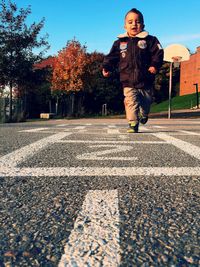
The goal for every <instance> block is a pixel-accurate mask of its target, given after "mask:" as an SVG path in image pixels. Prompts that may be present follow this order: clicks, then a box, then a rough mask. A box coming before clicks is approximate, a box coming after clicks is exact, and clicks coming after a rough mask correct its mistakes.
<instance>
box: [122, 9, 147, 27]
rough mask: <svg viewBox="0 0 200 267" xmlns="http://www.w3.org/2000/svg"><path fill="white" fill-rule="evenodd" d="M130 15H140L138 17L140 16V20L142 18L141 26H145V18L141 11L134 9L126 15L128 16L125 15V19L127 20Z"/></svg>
mask: <svg viewBox="0 0 200 267" xmlns="http://www.w3.org/2000/svg"><path fill="white" fill-rule="evenodd" d="M129 13H135V14H138V15H139V18H140V22H141V24H143V25H144V17H143V15H142V13H141V12H140V11H139V10H137V9H136V8H132V9H131V10H129V11H128V12H127V13H126V15H125V19H126V16H127V15H128V14H129Z"/></svg>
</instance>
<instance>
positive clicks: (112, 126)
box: [108, 124, 117, 128]
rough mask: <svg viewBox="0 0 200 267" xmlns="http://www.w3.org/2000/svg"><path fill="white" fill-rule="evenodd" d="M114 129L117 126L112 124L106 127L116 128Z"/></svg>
mask: <svg viewBox="0 0 200 267" xmlns="http://www.w3.org/2000/svg"><path fill="white" fill-rule="evenodd" d="M116 127H117V125H114V124H113V125H112V124H111V125H108V128H116Z"/></svg>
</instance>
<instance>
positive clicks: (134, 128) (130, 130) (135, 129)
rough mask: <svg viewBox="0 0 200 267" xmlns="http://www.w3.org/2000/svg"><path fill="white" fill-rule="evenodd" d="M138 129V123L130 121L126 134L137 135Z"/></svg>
mask: <svg viewBox="0 0 200 267" xmlns="http://www.w3.org/2000/svg"><path fill="white" fill-rule="evenodd" d="M138 127H139V123H138V122H136V121H130V122H129V128H128V130H127V133H138Z"/></svg>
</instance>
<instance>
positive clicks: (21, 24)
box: [0, 0, 179, 121]
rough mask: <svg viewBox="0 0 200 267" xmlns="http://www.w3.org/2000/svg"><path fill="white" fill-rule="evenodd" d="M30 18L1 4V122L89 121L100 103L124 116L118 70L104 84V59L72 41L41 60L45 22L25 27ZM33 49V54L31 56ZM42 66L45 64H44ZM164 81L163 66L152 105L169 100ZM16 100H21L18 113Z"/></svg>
mask: <svg viewBox="0 0 200 267" xmlns="http://www.w3.org/2000/svg"><path fill="white" fill-rule="evenodd" d="M29 14H31V8H30V6H29V7H28V8H20V9H19V8H18V7H17V6H16V4H15V3H13V2H12V1H11V0H7V1H6V0H0V100H1V101H0V109H1V110H0V111H1V113H0V117H2V110H3V111H4V116H3V120H4V121H21V120H25V119H26V118H37V117H39V114H40V113H44V112H46V113H47V112H48V113H49V112H50V113H55V114H57V115H58V116H62V117H65V116H74V117H78V116H88V115H94V114H100V113H101V110H102V105H103V104H107V108H108V112H109V113H110V114H117V113H118V114H119V113H123V111H124V106H123V95H122V88H121V85H120V82H119V74H118V72H117V70H116V71H115V72H114V73H113V74H112V76H111V77H110V78H108V79H105V78H104V77H103V76H102V73H101V65H102V61H103V58H104V54H102V53H98V52H93V53H88V52H87V48H86V46H82V45H81V44H80V42H79V41H78V40H76V39H73V40H69V41H67V43H66V46H65V47H64V48H63V49H61V50H60V51H59V52H58V55H57V56H55V57H48V58H44V55H45V52H46V51H47V49H48V48H49V44H48V41H47V39H48V36H47V35H46V36H43V37H40V36H41V35H40V32H41V29H42V28H43V26H44V19H42V20H41V21H40V22H39V23H35V22H34V23H32V24H31V25H30V26H28V25H27V24H26V18H27V16H28V15H29ZM35 48H37V51H40V52H38V54H36V53H35V52H33V51H35ZM45 61H46V62H50V64H48V63H47V64H43V63H44V62H45ZM168 81H169V64H168V63H164V64H163V66H162V68H161V70H160V72H159V74H158V75H157V77H156V81H155V90H154V101H155V102H157V103H159V102H162V101H163V100H165V99H167V98H168ZM173 86H174V88H173V95H176V94H177V93H178V88H179V69H176V70H175V71H174V72H173ZM6 95H7V96H9V101H7V102H6V101H5V96H6ZM16 99H17V100H20V101H18V102H19V103H20V107H18V108H17V109H16V105H15V108H14V104H13V103H14V102H16ZM3 100H4V101H3ZM13 101H14V102H13ZM16 110H17V112H16ZM5 112H7V113H8V114H7V113H6V115H5Z"/></svg>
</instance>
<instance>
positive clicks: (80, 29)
mask: <svg viewBox="0 0 200 267" xmlns="http://www.w3.org/2000/svg"><path fill="white" fill-rule="evenodd" d="M14 2H15V3H16V4H17V6H18V7H27V6H28V5H31V10H32V14H31V15H29V17H28V21H27V23H29V22H34V21H35V22H39V21H40V19H41V18H42V17H45V27H44V28H43V30H42V33H43V34H45V33H48V34H49V39H48V40H49V43H50V45H51V48H50V50H49V51H48V54H49V55H56V54H57V52H58V51H59V50H61V49H62V48H63V47H65V45H66V43H67V41H68V40H72V39H73V38H74V37H75V38H76V39H77V40H78V41H79V42H80V43H81V44H82V45H86V46H87V51H88V52H93V51H98V52H103V53H105V54H107V53H108V52H109V50H110V48H111V46H112V43H113V41H114V40H116V36H117V35H118V34H120V33H123V32H124V28H123V26H124V15H125V13H126V12H127V11H128V10H130V9H131V8H133V7H135V8H137V9H139V10H140V11H141V12H142V13H143V15H144V20H145V30H147V31H148V32H149V33H150V34H151V35H155V36H157V38H158V39H159V40H160V42H161V44H162V46H163V47H164V48H165V47H166V46H167V45H169V44H174V43H177V44H182V45H185V46H186V47H187V48H189V49H190V51H191V52H192V53H194V52H195V50H196V47H197V46H200V15H199V10H200V1H199V0H190V1H188V0H168V1H165V0H135V1H134V0H132V1H131V0H76V1H70V0H14Z"/></svg>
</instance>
